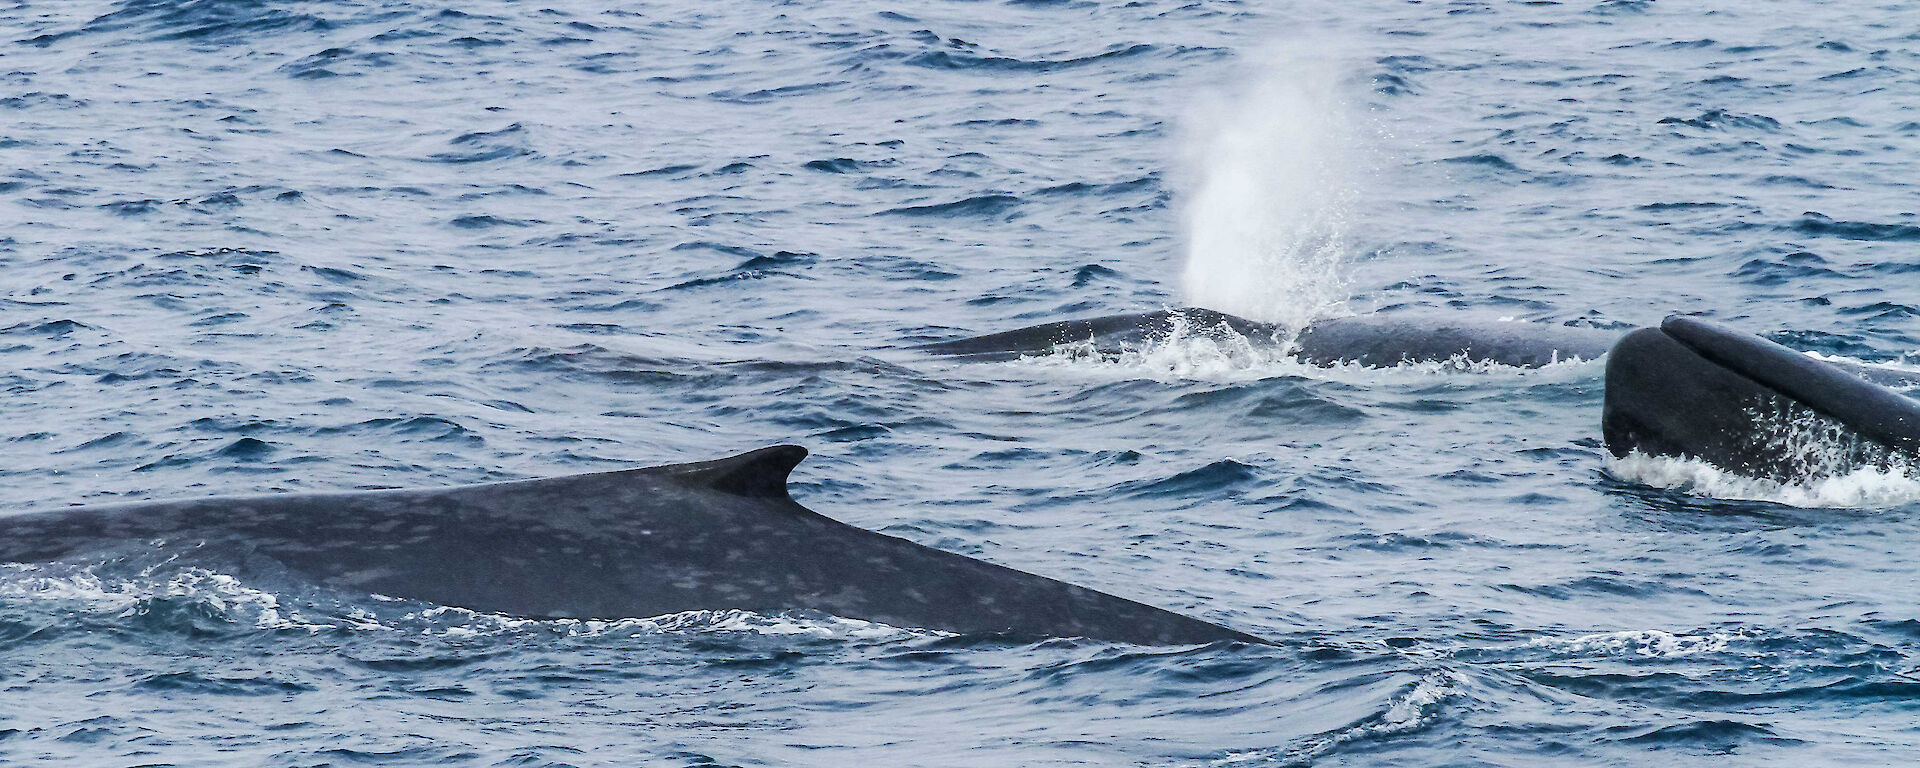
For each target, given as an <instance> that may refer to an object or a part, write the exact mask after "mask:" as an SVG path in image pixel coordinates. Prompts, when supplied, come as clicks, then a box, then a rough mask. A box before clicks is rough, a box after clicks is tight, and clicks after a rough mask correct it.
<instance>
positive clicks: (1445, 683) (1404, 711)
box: [1213, 671, 1460, 766]
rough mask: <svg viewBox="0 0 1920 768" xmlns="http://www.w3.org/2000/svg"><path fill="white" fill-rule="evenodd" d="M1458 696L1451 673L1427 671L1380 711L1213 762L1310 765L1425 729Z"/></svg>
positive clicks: (1228, 764)
mask: <svg viewBox="0 0 1920 768" xmlns="http://www.w3.org/2000/svg"><path fill="white" fill-rule="evenodd" d="M1459 695H1460V681H1459V680H1458V679H1457V678H1455V677H1454V675H1453V674H1452V673H1449V672H1445V671H1435V672H1431V673H1429V674H1427V675H1425V676H1422V677H1421V678H1419V679H1418V680H1416V681H1414V682H1413V683H1412V684H1411V685H1407V686H1405V687H1404V688H1402V689H1401V690H1400V691H1399V692H1397V693H1395V694H1394V695H1393V696H1392V697H1391V698H1389V699H1388V700H1387V705H1386V707H1385V708H1384V709H1382V710H1381V711H1379V712H1377V713H1375V714H1373V715H1371V716H1369V717H1365V718H1362V719H1360V720H1359V721H1358V722H1355V723H1353V724H1351V725H1348V726H1347V727H1345V728H1341V729H1338V730H1334V731H1328V732H1326V733H1321V734H1317V735H1314V736H1311V737H1308V738H1307V739H1304V740H1302V741H1301V742H1299V743H1296V744H1293V745H1291V746H1288V747H1286V748H1283V749H1277V750H1249V751H1245V752H1235V753H1232V754H1229V755H1226V756H1224V757H1221V758H1219V759H1217V760H1214V761H1213V765H1218V766H1233V765H1250V764H1259V765H1267V764H1273V763H1278V764H1280V765H1310V764H1312V763H1314V762H1315V761H1317V760H1318V759H1319V758H1321V757H1324V756H1326V755H1327V754H1328V753H1331V752H1333V751H1335V750H1337V749H1339V748H1341V747H1343V746H1345V745H1348V744H1353V743H1356V742H1358V743H1369V742H1377V741H1382V740H1385V739H1390V738H1393V737H1397V736H1403V735H1406V734H1410V733H1415V732H1418V731H1420V730H1422V729H1425V728H1426V727H1427V726H1429V725H1432V724H1433V723H1434V722H1435V721H1436V720H1438V719H1439V717H1440V707H1441V705H1442V704H1444V703H1445V702H1446V701H1448V700H1449V699H1453V698H1455V697H1457V696H1459Z"/></svg>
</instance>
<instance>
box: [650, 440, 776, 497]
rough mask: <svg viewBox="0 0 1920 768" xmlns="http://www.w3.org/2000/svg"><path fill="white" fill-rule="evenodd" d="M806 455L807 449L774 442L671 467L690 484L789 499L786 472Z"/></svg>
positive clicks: (731, 491) (745, 494)
mask: <svg viewBox="0 0 1920 768" xmlns="http://www.w3.org/2000/svg"><path fill="white" fill-rule="evenodd" d="M806 457H807V449H805V448H802V447H800V446H797V445H774V446H768V447H766V448H761V449H759V450H754V451H748V452H746V453H743V454H740V455H738V456H730V457H728V458H724V459H715V460H713V461H702V462H698V463H695V464H682V465H680V466H678V467H675V468H674V469H676V470H678V471H676V472H674V474H675V475H678V476H679V477H680V479H681V481H682V482H685V483H687V484H689V485H701V486H706V487H708V488H712V489H714V490H716V491H719V492H721V493H731V494H733V495H735V496H746V497H749V498H756V499H791V498H792V497H791V496H788V495H787V476H788V475H790V474H792V473H793V468H794V467H797V466H800V460H801V459H804V458H806Z"/></svg>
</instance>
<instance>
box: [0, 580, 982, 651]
mask: <svg viewBox="0 0 1920 768" xmlns="http://www.w3.org/2000/svg"><path fill="white" fill-rule="evenodd" d="M153 571H154V569H153V568H148V569H145V570H144V571H143V572H142V574H141V575H140V576H139V577H137V578H133V579H115V578H103V577H101V576H100V575H98V574H97V573H96V572H95V569H93V568H78V569H70V568H65V567H60V566H46V565H39V564H21V563H5V564H0V599H7V598H13V599H23V600H30V601H34V602H43V603H58V604H62V605H63V606H64V607H66V608H68V609H69V610H79V611H81V612H84V613H89V614H94V615H96V616H98V617H100V618H109V619H124V618H131V617H134V616H140V615H144V614H146V613H148V612H151V611H153V610H154V609H155V608H156V607H158V602H159V601H164V600H189V601H193V602H196V603H198V604H200V605H203V606H205V607H206V608H208V609H210V611H211V612H212V613H214V614H215V615H218V616H221V617H223V618H225V619H226V620H227V621H230V622H233V623H235V624H240V625H251V626H253V627H255V628H258V629H265V630H289V629H293V630H306V631H308V632H321V631H328V630H350V631H378V632H406V633H413V634H421V635H428V636H439V637H452V638H462V637H482V636H496V635H504V634H518V633H546V634H559V635H564V636H568V637H599V636H641V635H660V634H700V633H746V634H758V635H768V636H777V637H805V638H817V639H823V640H849V641H892V640H900V639H907V638H916V637H946V636H949V634H948V633H944V632H940V631H938V630H930V629H902V628H899V627H893V626H889V625H886V624H882V623H879V622H873V621H863V620H860V619H849V618H842V617H838V616H831V615H827V614H822V613H815V612H790V613H783V614H776V615H765V614H759V613H754V612H751V611H740V610H718V611H685V612H681V613H671V614H666V615H662V616H653V617H648V618H631V619H616V620H605V621H602V620H591V619H527V618H518V617H514V616H507V615H504V614H497V613H486V612H482V611H472V610H468V609H465V608H453V607H448V606H435V607H431V608H425V609H421V610H414V611H406V612H400V613H396V614H395V615H382V613H379V612H375V611H371V610H368V609H367V608H364V607H358V606H325V605H317V604H316V605H311V606H308V610H305V611H302V610H296V609H290V608H288V607H287V606H285V605H284V604H283V603H282V600H281V598H280V597H279V596H277V595H275V594H273V593H271V592H267V591H264V590H260V589H255V588H253V587H250V586H247V585H246V584H244V583H242V582H241V581H240V580H239V579H237V578H234V577H233V576H229V575H227V574H222V573H215V572H213V571H209V570H206V569H203V568H183V569H180V570H178V571H175V572H172V573H167V574H163V575H161V576H158V577H155V576H153V575H152V574H153ZM374 598H375V599H376V600H380V601H381V602H383V603H397V604H402V605H404V604H406V603H410V602H412V601H408V600H404V599H401V598H391V597H386V596H383V595H375V596H374Z"/></svg>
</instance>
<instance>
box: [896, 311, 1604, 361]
mask: <svg viewBox="0 0 1920 768" xmlns="http://www.w3.org/2000/svg"><path fill="white" fill-rule="evenodd" d="M1176 328H1178V329H1181V330H1183V331H1184V332H1185V333H1186V334H1188V335H1190V336H1199V337H1203V338H1212V339H1216V340H1226V339H1231V340H1234V341H1240V340H1244V341H1245V342H1247V343H1250V344H1253V345H1256V346H1277V345H1291V347H1290V351H1291V352H1292V353H1293V355H1294V356H1295V358H1296V359H1298V360H1300V361H1301V362H1304V363H1310V364H1313V365H1321V366H1330V365H1336V364H1343V363H1345V364H1358V365H1366V366H1374V367H1386V366H1393V365H1399V364H1401V363H1405V362H1441V361H1447V360H1455V359H1458V360H1465V361H1469V362H1490V363H1500V364H1504V365H1513V366H1520V367H1527V368H1537V367H1539V366H1542V365H1547V364H1549V363H1553V362H1557V361H1564V360H1571V359H1574V358H1579V359H1582V360H1597V359H1599V358H1600V357H1601V356H1602V355H1605V354H1606V352H1607V349H1608V348H1609V347H1611V346H1612V345H1613V343H1614V342H1615V341H1616V340H1618V339H1619V338H1620V333H1619V332H1617V331H1608V330H1601V329H1596V328H1574V327H1568V326H1562V325H1547V324H1544V323H1526V322H1501V321H1496V320H1475V319H1471V318H1461V317H1435V316H1399V315H1395V316H1379V315H1371V316H1362V317H1343V318H1334V319H1329V320H1319V321H1316V322H1313V323H1311V324H1309V325H1308V326H1307V327H1305V328H1302V329H1300V332H1299V333H1298V334H1294V333H1290V332H1289V331H1290V329H1289V328H1287V327H1286V326H1282V325H1276V324H1273V323H1262V322H1258V321H1254V320H1248V319H1246V318H1244V317H1236V316H1234V315H1229V314H1226V313H1224V312H1215V311H1213V310H1210V309H1202V308H1199V307H1185V308H1181V309H1163V310H1157V311H1153V312H1137V313H1133V314H1125V315H1107V316H1105V317H1095V318H1086V319H1080V320H1063V321H1058V322H1052V323H1045V324H1042V325H1035V326H1031V327H1027V328H1020V329H1016V330H1011V331H1001V332H999V333H990V334H987V335H984V336H974V337H970V338H964V339H956V340H952V341H941V342H934V343H932V344H922V345H919V346H917V347H914V349H916V350H918V351H921V352H926V353H930V354H936V355H949V356H955V357H961V358H964V359H968V360H978V361H996V360H1012V359H1016V358H1020V357H1025V356H1031V355H1042V354H1046V353H1048V352H1050V351H1052V350H1053V349H1054V348H1055V347H1058V346H1061V345H1067V344H1083V343H1087V342H1091V343H1092V344H1093V346H1094V348H1095V349H1097V350H1099V351H1101V352H1102V353H1105V354H1113V353H1117V352H1118V351H1119V350H1121V349H1122V348H1124V347H1132V348H1139V347H1141V346H1142V345H1145V344H1147V343H1150V342H1152V341H1154V340H1156V339H1164V338H1167V337H1169V336H1170V335H1172V334H1173V333H1174V332H1175V330H1176Z"/></svg>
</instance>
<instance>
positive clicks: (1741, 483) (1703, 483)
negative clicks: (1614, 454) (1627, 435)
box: [1606, 451, 1920, 508]
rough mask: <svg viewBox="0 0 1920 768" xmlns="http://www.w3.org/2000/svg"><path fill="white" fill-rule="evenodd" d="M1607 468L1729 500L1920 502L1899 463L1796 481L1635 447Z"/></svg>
mask: <svg viewBox="0 0 1920 768" xmlns="http://www.w3.org/2000/svg"><path fill="white" fill-rule="evenodd" d="M1606 472H1607V474H1609V475H1612V476H1614V477H1615V478H1618V479H1620V480H1624V481H1626V482H1630V483H1639V484H1641V485H1646V486H1651V487H1654V488H1667V489H1671V490H1676V491H1681V492H1683V493H1689V494H1693V495H1695V496H1706V497H1709V498H1715V499H1726V500H1729V501H1767V502H1772V503H1775V504H1785V505H1787V506H1791V507H1807V508H1818V507H1836V508H1863V507H1866V508H1886V507H1896V506H1900V505H1902V504H1908V503H1912V502H1914V501H1920V479H1916V478H1915V477H1914V476H1912V475H1910V474H1908V473H1907V472H1906V471H1905V470H1904V469H1903V468H1901V467H1898V466H1895V467H1886V468H1883V467H1877V466H1871V465H1868V466H1860V467H1857V468H1855V469H1853V470H1852V471H1849V472H1845V473H1841V474H1830V475H1821V476H1817V477H1814V478H1812V479H1809V480H1805V481H1802V482H1798V483H1780V482H1776V481H1773V480H1764V479H1759V478H1752V477H1747V476H1745V475H1738V474H1734V473H1732V472H1728V471H1726V470H1723V469H1720V468H1719V467H1715V466H1713V465H1712V464H1708V463H1706V462H1704V461H1698V460H1695V459H1679V458H1673V457H1669V456H1648V455H1646V454H1643V453H1640V452H1638V451H1635V452H1632V453H1629V454H1627V455H1626V456H1623V457H1619V458H1609V459H1608V460H1607V463H1606Z"/></svg>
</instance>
